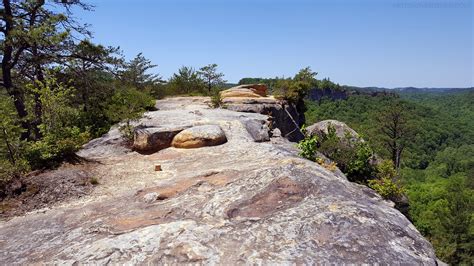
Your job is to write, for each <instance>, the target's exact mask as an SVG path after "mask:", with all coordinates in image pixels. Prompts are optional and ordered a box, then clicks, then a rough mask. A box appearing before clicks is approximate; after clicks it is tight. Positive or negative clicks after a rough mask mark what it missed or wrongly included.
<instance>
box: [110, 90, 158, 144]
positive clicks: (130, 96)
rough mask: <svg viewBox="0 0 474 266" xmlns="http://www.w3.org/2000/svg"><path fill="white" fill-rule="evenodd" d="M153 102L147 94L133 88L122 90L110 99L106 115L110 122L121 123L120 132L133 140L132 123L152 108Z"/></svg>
mask: <svg viewBox="0 0 474 266" xmlns="http://www.w3.org/2000/svg"><path fill="white" fill-rule="evenodd" d="M154 104H155V101H154V100H153V98H151V97H150V96H149V95H148V94H146V93H144V92H141V91H139V90H137V89H135V88H122V89H119V90H117V92H116V93H115V94H114V95H113V96H112V98H111V99H110V101H109V103H108V105H107V109H106V115H107V117H108V118H109V119H110V120H111V121H112V122H115V123H117V122H123V124H122V125H120V128H119V129H120V131H121V132H122V134H123V136H124V137H125V138H126V139H128V140H130V141H131V140H132V139H133V131H134V127H133V125H132V122H133V121H135V120H137V119H139V118H140V117H141V116H142V115H143V113H144V112H145V111H146V110H149V109H151V108H153V107H154Z"/></svg>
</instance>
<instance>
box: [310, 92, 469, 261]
mask: <svg viewBox="0 0 474 266" xmlns="http://www.w3.org/2000/svg"><path fill="white" fill-rule="evenodd" d="M306 103H307V106H308V111H307V112H306V119H307V124H308V125H310V124H312V123H314V122H316V121H320V120H325V119H336V120H339V121H343V122H346V123H347V124H348V125H349V126H351V127H352V128H353V129H355V130H356V131H358V132H359V133H361V134H362V135H363V137H364V138H365V139H366V140H368V141H369V143H370V145H371V146H372V148H373V149H374V150H375V151H376V153H377V154H379V155H380V156H382V157H384V158H390V156H391V154H390V142H389V141H388V140H387V136H386V134H385V133H384V132H385V127H386V126H387V124H386V123H385V122H386V120H385V119H387V114H388V113H390V111H391V110H394V108H395V107H396V106H398V105H401V106H403V108H402V109H401V110H400V112H399V115H400V116H401V117H402V118H403V120H402V121H404V123H405V125H406V126H405V130H404V131H403V134H401V135H399V136H398V137H397V138H398V142H399V143H400V144H401V145H403V147H405V148H404V149H403V151H402V153H401V169H400V180H401V183H402V185H403V187H404V189H405V191H406V194H407V195H408V197H409V201H410V212H409V213H410V216H411V219H412V220H413V222H414V224H415V225H416V227H417V228H418V230H420V232H422V234H423V235H425V236H426V237H427V238H428V239H430V241H431V242H432V243H433V245H434V246H435V248H436V251H437V254H438V256H439V257H440V258H441V259H443V260H444V261H446V262H448V263H453V264H458V263H467V264H469V263H470V262H472V260H473V250H474V246H473V240H474V238H473V237H474V216H473V203H474V90H468V91H460V92H456V91H453V92H443V93H434V92H419V91H417V92H407V91H405V92H403V91H402V92H400V93H398V94H397V95H384V94H380V95H375V96H374V95H370V94H366V93H362V94H360V95H352V96H350V97H349V98H348V99H347V100H340V101H332V100H325V101H322V102H321V103H316V102H310V101H307V102H306Z"/></svg>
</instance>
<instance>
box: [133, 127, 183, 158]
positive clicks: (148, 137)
mask: <svg viewBox="0 0 474 266" xmlns="http://www.w3.org/2000/svg"><path fill="white" fill-rule="evenodd" d="M184 129H185V127H175V128H166V127H150V128H141V127H138V128H136V129H135V132H134V139H133V149H134V150H135V151H138V152H141V153H153V152H157V151H159V150H162V149H165V148H168V147H170V146H171V142H172V140H173V138H174V137H175V136H176V135H177V134H178V133H179V132H181V131H183V130H184Z"/></svg>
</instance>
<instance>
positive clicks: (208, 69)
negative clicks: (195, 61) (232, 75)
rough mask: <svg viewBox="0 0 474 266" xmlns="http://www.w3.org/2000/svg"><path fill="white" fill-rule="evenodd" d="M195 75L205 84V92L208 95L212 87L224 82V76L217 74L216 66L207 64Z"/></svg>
mask: <svg viewBox="0 0 474 266" xmlns="http://www.w3.org/2000/svg"><path fill="white" fill-rule="evenodd" d="M197 73H198V74H199V76H200V77H201V79H203V80H204V82H205V83H206V86H207V90H208V92H209V93H211V90H212V88H213V87H215V86H219V85H221V84H223V83H225V82H226V81H225V80H224V79H223V77H224V74H223V73H220V72H217V64H209V65H207V66H203V67H201V68H200V69H199V71H198V72H197Z"/></svg>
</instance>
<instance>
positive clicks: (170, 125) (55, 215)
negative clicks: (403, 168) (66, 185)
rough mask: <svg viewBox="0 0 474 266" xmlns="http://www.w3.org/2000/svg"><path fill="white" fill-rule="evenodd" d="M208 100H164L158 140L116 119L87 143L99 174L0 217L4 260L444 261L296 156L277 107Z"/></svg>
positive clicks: (365, 192)
mask: <svg viewBox="0 0 474 266" xmlns="http://www.w3.org/2000/svg"><path fill="white" fill-rule="evenodd" d="M262 99H265V98H262ZM209 101H210V100H209V99H208V98H205V97H186V98H169V99H164V100H159V101H157V108H158V109H159V110H158V111H153V112H148V113H146V114H145V117H144V118H142V119H141V120H140V121H139V122H138V123H137V124H139V125H140V127H139V129H141V131H139V132H137V133H136V134H137V135H136V136H135V137H136V141H137V142H138V141H143V142H141V143H135V144H136V147H145V148H144V150H147V148H150V147H149V146H147V145H155V146H153V147H151V148H152V149H151V150H149V151H150V152H137V151H132V150H131V149H130V148H129V147H127V146H126V145H124V140H123V139H122V138H121V137H120V134H119V132H118V129H117V128H112V129H111V130H110V132H109V133H108V134H106V135H104V136H103V137H101V138H98V139H95V140H92V141H91V142H90V143H88V144H86V145H85V146H84V148H83V149H82V150H81V151H80V152H79V153H78V154H79V155H80V156H82V157H84V158H86V159H87V160H88V162H87V165H88V167H87V171H88V174H90V175H92V176H94V177H95V178H96V179H97V180H98V181H99V185H97V186H96V187H95V188H94V189H93V191H92V192H91V193H89V194H88V195H86V196H84V197H81V198H79V199H73V200H69V201H65V202H62V203H60V204H57V205H55V206H53V207H50V208H45V209H41V210H39V211H35V212H30V213H27V214H26V215H24V216H20V217H15V218H12V219H10V220H8V221H3V222H0V261H2V262H3V263H4V264H26V263H28V264H30V263H58V264H63V263H66V264H73V263H76V262H79V263H86V264H89V263H92V264H96V263H98V264H103V263H126V262H127V263H134V264H139V263H143V264H145V263H160V264H162V263H169V264H176V263H198V264H225V265H235V264H275V263H277V264H324V263H331V264H342V263H357V264H361V263H370V264H373V263H380V264H392V263H397V264H428V265H435V264H436V257H435V254H434V251H433V248H432V246H431V244H430V243H429V242H428V241H427V240H425V239H424V238H423V237H422V236H421V234H420V233H419V232H418V231H417V230H416V229H415V227H414V226H413V225H412V224H411V223H410V222H409V221H408V220H407V219H406V218H405V216H403V215H402V214H401V213H400V212H399V211H397V210H396V209H394V208H392V207H391V206H390V204H389V203H387V202H385V201H384V200H383V199H382V198H381V197H379V196H378V195H377V194H375V193H374V192H373V191H372V190H370V189H368V188H366V187H364V186H361V185H357V184H355V183H351V182H349V181H348V180H347V179H346V178H345V176H344V175H343V174H342V173H340V172H339V171H337V170H334V171H331V170H328V169H325V168H324V167H322V166H320V165H318V164H317V163H315V162H311V161H309V160H306V159H303V158H301V157H299V156H298V151H297V150H296V148H295V147H294V146H295V145H294V143H291V142H289V141H288V140H287V139H285V138H283V137H281V136H280V135H281V134H278V131H277V130H275V129H274V128H272V126H271V117H270V116H268V115H263V114H259V113H256V112H250V113H249V112H239V111H233V110H238V108H235V107H234V108H233V110H228V109H212V108H210V107H209V106H208V103H209ZM248 104H254V105H258V104H259V100H255V101H254V102H252V103H248ZM257 109H258V108H257ZM272 133H273V134H272ZM178 134H180V137H179V138H178V140H173V139H174V138H176V137H177V136H178ZM163 136H164V137H163ZM164 138H166V139H164ZM216 140H218V141H216ZM183 143H188V144H189V143H191V145H184V144H183ZM196 143H198V144H196ZM159 145H161V146H159ZM183 145H184V146H183ZM196 145H197V146H196ZM174 146H176V147H174ZM69 167H71V168H74V167H76V166H69ZM66 170H67V169H66ZM56 171H65V169H64V168H62V169H58V170H56Z"/></svg>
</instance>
